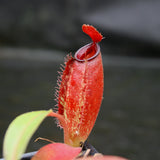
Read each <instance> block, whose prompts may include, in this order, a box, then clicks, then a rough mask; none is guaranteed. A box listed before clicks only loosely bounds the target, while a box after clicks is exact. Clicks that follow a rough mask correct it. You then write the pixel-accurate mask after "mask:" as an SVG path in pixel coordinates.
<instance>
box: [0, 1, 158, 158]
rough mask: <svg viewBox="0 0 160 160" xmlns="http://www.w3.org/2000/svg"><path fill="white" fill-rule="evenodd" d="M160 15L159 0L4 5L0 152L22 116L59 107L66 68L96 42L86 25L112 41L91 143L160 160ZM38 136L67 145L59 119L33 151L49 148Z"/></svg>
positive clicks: (44, 129)
mask: <svg viewBox="0 0 160 160" xmlns="http://www.w3.org/2000/svg"><path fill="white" fill-rule="evenodd" d="M159 15H160V1H159V0H152V1H151V0H134V1H133V0H128V1H126V0H112V1H111V0H76V1H75V0H68V1H67V0H61V1H59V0H45V1H44V0H28V1H26V0H14V1H10V0H0V150H1V151H2V143H3V137H4V134H5V131H6V129H7V127H8V125H9V124H10V122H11V121H12V120H13V119H14V118H15V117H16V116H18V115H19V114H22V113H24V112H28V111H32V110H41V109H49V108H54V106H55V104H56V103H55V101H54V98H55V97H54V92H55V86H56V81H57V76H58V73H57V71H58V70H60V69H59V68H60V64H63V61H64V57H65V55H66V54H68V53H70V52H72V53H73V55H74V53H75V51H76V50H78V49H79V48H80V47H82V46H83V45H85V44H87V43H89V42H90V41H91V40H90V39H89V37H88V36H86V35H85V34H84V33H83V32H82V30H81V26H82V24H83V23H86V24H92V25H93V26H95V27H96V28H97V29H98V30H99V31H100V32H101V33H102V34H103V36H104V37H105V39H103V41H102V42H101V43H100V46H101V52H102V55H103V64H104V75H105V77H104V79H105V87H104V99H103V103H102V106H101V110H100V113H99V116H98V119H97V122H96V125H95V127H94V129H93V131H92V133H91V135H90V136H89V139H88V141H89V143H91V144H92V145H93V146H94V147H95V148H96V149H97V150H98V151H99V152H101V153H104V154H114V155H119V156H124V157H126V158H129V159H136V160H138V159H141V160H146V159H159V158H160V152H159V150H158V149H159V146H160V139H159V135H160V125H159V122H160V116H159V115H160V18H159ZM39 136H40V137H43V138H48V139H51V140H53V141H57V142H63V133H62V130H60V129H59V128H57V127H56V124H55V121H54V120H53V119H52V118H47V119H46V120H45V121H44V122H43V123H42V125H41V127H40V128H39V129H38V130H37V132H36V133H35V135H34V136H33V138H32V140H31V142H30V144H29V146H28V148H27V151H26V152H30V151H35V150H37V149H39V148H40V147H41V146H43V145H45V144H46V142H43V141H39V142H36V143H35V142H33V141H34V139H35V138H37V137H39ZM13 138H14V137H13ZM0 156H2V152H0Z"/></svg>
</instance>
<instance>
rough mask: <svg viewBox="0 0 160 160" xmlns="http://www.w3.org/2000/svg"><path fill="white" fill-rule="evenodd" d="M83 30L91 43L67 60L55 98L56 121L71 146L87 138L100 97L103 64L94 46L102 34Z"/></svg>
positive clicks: (101, 94) (98, 47)
mask: <svg viewBox="0 0 160 160" xmlns="http://www.w3.org/2000/svg"><path fill="white" fill-rule="evenodd" d="M82 29H83V31H84V32H85V33H86V34H88V35H89V36H90V37H91V38H92V40H93V42H92V43H90V44H87V45H85V46H83V47H81V48H80V49H79V50H78V51H77V52H76V53H75V56H74V57H75V58H73V57H71V56H69V57H68V58H67V61H66V62H65V68H64V70H63V73H62V74H61V82H60V83H59V91H58V97H57V100H58V112H57V113H58V114H60V115H61V116H63V118H64V120H59V121H60V123H59V124H60V125H61V126H62V127H63V129H64V142H65V143H67V144H69V145H71V146H79V145H80V143H81V142H82V143H83V142H84V141H85V140H86V139H87V138H88V136H89V134H90V132H91V130H92V128H93V126H94V124H95V121H96V118H97V115H98V112H99V109H100V106H101V102H102V96H103V64H102V57H101V52H100V46H99V45H98V44H97V42H100V41H101V40H102V35H101V34H100V33H99V32H98V31H97V30H96V29H95V28H94V27H93V26H89V25H83V26H82ZM61 119H62V118H61ZM63 124H65V125H63Z"/></svg>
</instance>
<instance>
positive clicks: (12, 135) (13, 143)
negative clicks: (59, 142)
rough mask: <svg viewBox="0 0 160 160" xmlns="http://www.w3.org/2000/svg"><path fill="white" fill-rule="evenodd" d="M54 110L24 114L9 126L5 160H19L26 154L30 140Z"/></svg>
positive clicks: (5, 144) (6, 137)
mask: <svg viewBox="0 0 160 160" xmlns="http://www.w3.org/2000/svg"><path fill="white" fill-rule="evenodd" d="M51 112H52V110H48V111H46V110H41V111H34V112H28V113H25V114H22V115H20V116H18V117H17V118H15V119H14V120H13V121H12V123H11V124H10V125H9V127H8V129H7V131H6V134H5V138H4V143H3V156H4V159H5V160H18V159H20V157H21V155H22V154H23V153H24V152H25V149H26V147H27V145H28V143H29V140H30V138H31V137H32V135H33V134H34V132H35V131H36V130H37V128H38V127H39V125H40V124H41V122H42V121H43V120H44V119H45V118H46V117H47V115H48V114H49V113H51Z"/></svg>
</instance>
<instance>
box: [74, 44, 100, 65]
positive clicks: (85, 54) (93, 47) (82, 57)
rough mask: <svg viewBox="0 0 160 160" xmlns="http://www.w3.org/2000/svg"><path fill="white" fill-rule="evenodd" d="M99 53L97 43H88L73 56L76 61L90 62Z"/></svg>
mask: <svg viewBox="0 0 160 160" xmlns="http://www.w3.org/2000/svg"><path fill="white" fill-rule="evenodd" d="M99 53H100V46H99V45H98V43H93V42H92V43H89V44H87V45H85V46H83V47H81V48H80V49H79V50H78V51H77V52H76V53H75V55H74V58H75V59H76V60H77V61H80V62H84V61H90V60H92V59H94V58H95V57H97V56H98V54H99Z"/></svg>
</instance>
